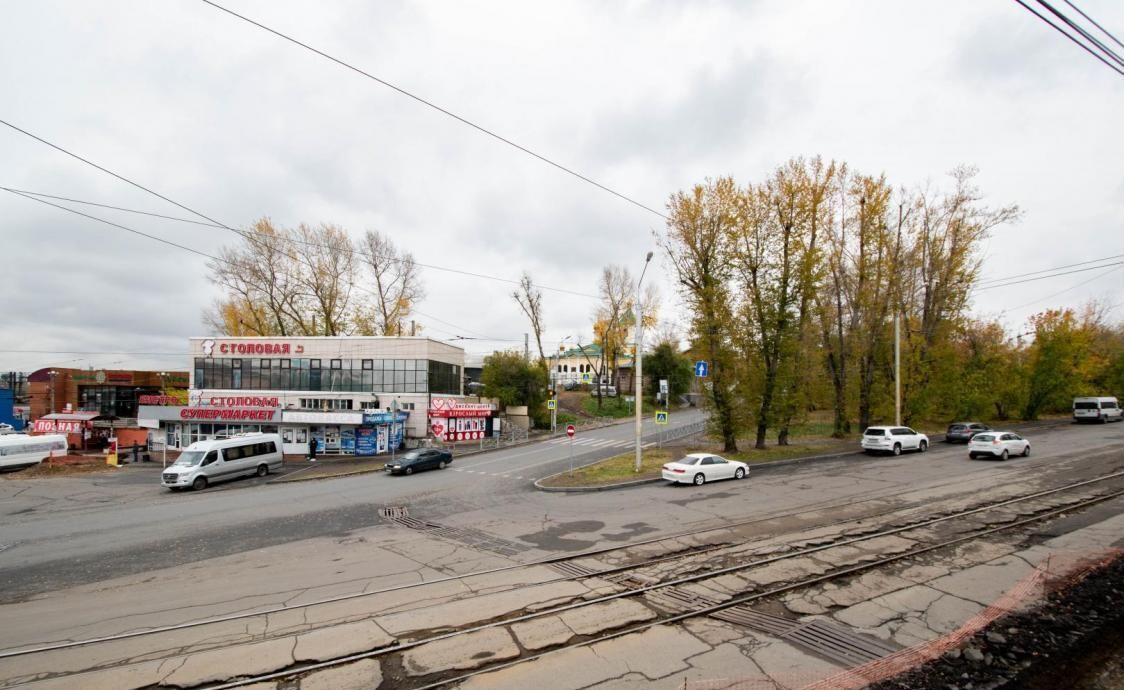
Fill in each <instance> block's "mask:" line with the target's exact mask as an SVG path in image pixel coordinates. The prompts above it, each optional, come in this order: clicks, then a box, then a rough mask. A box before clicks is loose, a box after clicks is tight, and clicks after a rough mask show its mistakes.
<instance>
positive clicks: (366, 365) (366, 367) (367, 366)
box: [363, 359, 375, 371]
mask: <svg viewBox="0 0 1124 690" xmlns="http://www.w3.org/2000/svg"><path fill="white" fill-rule="evenodd" d="M374 368H375V360H373V359H365V360H363V371H370V370H372V369H374Z"/></svg>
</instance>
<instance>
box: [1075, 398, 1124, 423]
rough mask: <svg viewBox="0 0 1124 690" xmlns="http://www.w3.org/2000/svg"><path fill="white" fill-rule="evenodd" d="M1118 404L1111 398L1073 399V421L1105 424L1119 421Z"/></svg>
mask: <svg viewBox="0 0 1124 690" xmlns="http://www.w3.org/2000/svg"><path fill="white" fill-rule="evenodd" d="M1120 414H1121V410H1120V404H1119V403H1118V402H1117V401H1116V398H1113V397H1111V396H1099V397H1090V398H1074V399H1073V421H1075V422H1100V423H1101V424H1105V423H1106V422H1113V421H1120Z"/></svg>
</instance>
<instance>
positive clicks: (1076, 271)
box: [977, 261, 1124, 292]
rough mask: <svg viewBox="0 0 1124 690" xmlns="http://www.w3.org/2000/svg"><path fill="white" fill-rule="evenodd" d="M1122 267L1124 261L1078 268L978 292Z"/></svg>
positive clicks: (995, 286)
mask: <svg viewBox="0 0 1124 690" xmlns="http://www.w3.org/2000/svg"><path fill="white" fill-rule="evenodd" d="M1121 265H1124V261H1117V262H1116V263H1111V264H1102V265H1100V266H1089V267H1088V268H1078V269H1074V270H1072V271H1063V272H1061V273H1053V274H1050V275H1045V276H1038V277H1037V278H1024V279H1022V280H1012V281H1010V282H1007V283H1002V284H1000V285H986V286H984V287H982V288H979V289H978V290H977V292H982V291H984V290H992V289H994V288H1004V287H1011V286H1012V285H1021V284H1023V283H1033V282H1035V281H1038V280H1046V279H1048V278H1059V277H1061V276H1068V275H1073V274H1074V273H1084V272H1085V271H1095V270H1097V269H1099V268H1108V267H1110V266H1121Z"/></svg>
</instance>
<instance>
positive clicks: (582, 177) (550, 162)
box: [201, 0, 668, 220]
mask: <svg viewBox="0 0 1124 690" xmlns="http://www.w3.org/2000/svg"><path fill="white" fill-rule="evenodd" d="M201 1H202V2H204V3H206V4H207V5H210V6H211V7H214V8H215V9H217V10H221V11H222V12H225V13H227V14H229V15H230V16H232V17H236V18H238V19H240V20H242V21H244V22H246V23H247V24H251V25H253V26H256V27H258V28H259V29H262V30H263V31H267V32H269V33H271V34H273V35H274V36H277V37H278V38H281V39H283V40H286V41H288V42H289V43H292V44H293V45H297V46H300V47H301V48H304V49H305V50H307V51H309V52H312V53H315V54H316V55H319V56H320V57H322V58H324V59H326V60H329V61H331V62H334V63H336V64H337V65H339V66H341V67H344V68H346V69H349V70H351V71H352V72H355V73H356V74H359V75H361V76H364V77H366V78H367V79H370V80H371V81H374V82H376V83H378V84H381V85H383V86H385V87H387V88H389V89H392V90H394V91H396V92H398V93H399V94H401V95H403V96H406V97H407V98H410V99H412V100H414V101H417V102H418V103H421V104H422V105H424V106H426V107H428V108H432V109H433V110H436V111H437V112H439V113H441V114H443V115H446V116H448V117H451V118H453V119H454V120H456V121H458V122H460V123H461V124H464V125H467V126H468V127H471V128H472V129H475V130H476V131H478V132H480V133H482V134H485V135H487V136H489V137H492V138H493V139H495V140H497V141H500V142H502V143H504V144H507V145H508V146H510V147H512V148H514V149H517V150H519V151H522V152H523V153H525V154H527V155H529V156H532V157H533V158H536V159H538V160H539V161H541V162H543V163H546V164H547V165H550V166H552V167H554V168H557V169H558V170H561V171H562V172H564V173H566V174H568V175H572V176H573V177H576V178H577V179H579V180H581V181H583V182H586V183H588V184H591V185H593V186H594V187H597V188H598V189H600V190H602V191H604V192H608V193H609V194H612V195H613V196H615V197H617V198H619V199H622V200H624V201H626V202H628V203H630V204H632V205H634V206H637V207H638V208H641V209H643V210H645V211H647V212H649V213H653V214H655V215H657V216H659V217H660V218H663V219H664V220H667V218H668V217H667V215H666V214H664V213H662V212H660V211H657V210H656V209H654V208H652V207H650V206H647V205H645V204H643V203H641V202H639V201H637V200H636V199H633V198H632V197H630V196H627V195H625V194H622V193H621V192H618V191H616V190H615V189H612V188H611V187H608V186H606V185H604V184H602V183H600V182H598V181H596V180H594V179H592V178H590V177H588V176H586V175H583V174H582V173H579V172H577V171H576V170H574V169H572V168H569V167H567V166H565V165H562V164H561V163H558V162H557V161H554V160H552V159H550V158H548V157H546V156H545V155H543V154H541V153H537V152H535V151H533V150H531V149H530V148H527V147H526V146H523V145H522V144H518V143H516V142H515V141H513V140H511V139H508V138H507V137H504V136H502V135H500V134H498V133H496V132H495V131H493V130H490V129H488V128H486V127H484V126H482V125H478V124H476V123H475V122H473V121H472V120H469V119H468V118H466V117H464V116H462V115H458V114H456V113H454V112H453V111H451V110H449V109H447V108H444V107H442V106H440V105H437V104H436V103H434V102H433V101H430V100H428V99H425V98H422V97H421V96H418V95H417V94H415V93H412V92H410V91H408V90H406V89H405V88H403V87H401V86H398V85H397V84H393V83H391V82H390V81H387V80H386V79H383V78H382V77H378V76H376V75H374V74H372V73H370V72H368V71H366V70H364V69H362V68H359V67H356V66H355V65H353V64H351V63H349V62H346V61H344V60H342V59H340V58H338V57H335V56H333V55H330V54H328V53H326V52H324V51H323V50H320V49H319V48H314V47H313V46H311V45H309V44H308V43H304V42H303V41H300V40H298V39H296V38H293V37H292V36H290V35H288V34H285V33H282V32H281V31H278V30H277V29H274V28H272V27H269V26H266V25H265V24H262V23H261V22H259V21H256V20H254V19H250V18H249V17H247V16H245V15H242V14H239V13H237V12H235V11H234V10H232V9H229V8H227V7H224V6H222V5H220V4H218V3H217V2H213V1H212V0H201Z"/></svg>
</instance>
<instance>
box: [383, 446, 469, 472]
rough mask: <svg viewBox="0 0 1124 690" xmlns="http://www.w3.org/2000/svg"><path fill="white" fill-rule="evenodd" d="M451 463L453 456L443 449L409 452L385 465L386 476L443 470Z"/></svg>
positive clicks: (420, 449) (423, 449) (418, 449)
mask: <svg viewBox="0 0 1124 690" xmlns="http://www.w3.org/2000/svg"><path fill="white" fill-rule="evenodd" d="M452 461H453V454H452V453H451V452H449V451H447V450H445V449H444V448H417V449H415V450H409V451H406V452H405V453H403V454H402V455H399V456H397V457H395V458H394V460H392V461H390V462H388V463H386V468H385V469H386V472H387V473H388V474H413V473H414V472H417V471H419V470H433V469H438V470H443V469H445V468H446V467H448V465H449V463H451V462H452Z"/></svg>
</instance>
